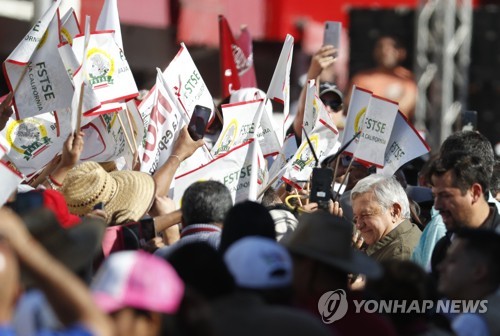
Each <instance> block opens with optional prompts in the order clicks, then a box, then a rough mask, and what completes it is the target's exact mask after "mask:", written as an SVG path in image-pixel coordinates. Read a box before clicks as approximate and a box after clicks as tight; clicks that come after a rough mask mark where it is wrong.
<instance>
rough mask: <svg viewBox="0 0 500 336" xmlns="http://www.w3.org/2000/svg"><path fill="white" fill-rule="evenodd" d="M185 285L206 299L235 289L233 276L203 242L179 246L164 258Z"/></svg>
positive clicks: (212, 249)
mask: <svg viewBox="0 0 500 336" xmlns="http://www.w3.org/2000/svg"><path fill="white" fill-rule="evenodd" d="M165 259H166V260H167V261H168V262H169V263H170V264H171V265H172V267H174V268H175V270H176V271H177V274H179V276H180V277H181V279H182V281H184V283H186V285H189V286H191V287H192V288H194V289H195V290H196V291H197V292H198V293H200V294H202V295H203V296H204V297H205V298H206V299H207V300H213V299H216V298H218V297H221V296H223V295H226V294H229V293H231V292H232V291H233V290H234V289H235V283H234V279H233V276H232V275H231V273H230V272H229V270H228V269H227V267H226V264H225V263H224V260H223V259H222V256H221V255H220V254H219V253H217V251H216V250H215V249H214V248H213V247H211V246H210V245H208V244H207V243H205V242H195V243H189V244H185V245H182V246H180V247H179V248H177V249H175V250H174V251H173V252H172V253H171V254H169V255H168V256H167V258H165Z"/></svg>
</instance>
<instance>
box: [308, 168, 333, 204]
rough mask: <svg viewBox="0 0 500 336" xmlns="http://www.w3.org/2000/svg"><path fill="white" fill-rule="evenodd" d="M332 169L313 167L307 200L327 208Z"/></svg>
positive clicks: (330, 192) (330, 194) (330, 197)
mask: <svg viewBox="0 0 500 336" xmlns="http://www.w3.org/2000/svg"><path fill="white" fill-rule="evenodd" d="M332 183H333V171H332V170H331V169H330V168H313V172H312V179H311V193H310V194H309V201H310V202H316V203H318V208H320V209H324V210H328V202H329V201H330V200H331V199H332Z"/></svg>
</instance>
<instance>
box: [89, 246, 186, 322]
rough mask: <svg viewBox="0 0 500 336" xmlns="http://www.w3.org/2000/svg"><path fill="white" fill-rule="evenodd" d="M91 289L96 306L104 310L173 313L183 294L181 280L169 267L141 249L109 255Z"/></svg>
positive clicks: (109, 311)
mask: <svg viewBox="0 0 500 336" xmlns="http://www.w3.org/2000/svg"><path fill="white" fill-rule="evenodd" d="M91 289H92V295H93V297H94V300H95V301H96V303H97V305H98V306H99V307H100V308H101V309H102V310H103V311H105V312H107V313H113V312H116V311H119V310H122V309H125V308H133V309H139V310H145V311H149V312H155V313H164V314H174V313H176V312H177V310H178V309H179V306H180V304H181V301H182V298H183V295H184V283H183V282H182V280H181V279H180V278H179V276H178V275H177V273H176V272H175V270H174V269H173V267H172V266H171V265H170V264H169V263H167V262H166V261H165V260H163V259H161V258H159V257H157V256H154V255H152V254H149V253H146V252H143V251H124V252H117V253H113V254H111V255H110V256H109V257H108V258H107V259H106V260H105V262H104V263H103V264H102V265H101V267H100V268H99V271H98V272H97V274H96V276H95V278H94V280H93V282H92V285H91Z"/></svg>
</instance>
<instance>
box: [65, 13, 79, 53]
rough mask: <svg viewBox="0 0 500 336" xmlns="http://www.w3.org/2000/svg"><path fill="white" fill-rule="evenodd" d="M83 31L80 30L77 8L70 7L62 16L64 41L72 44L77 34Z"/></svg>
mask: <svg viewBox="0 0 500 336" xmlns="http://www.w3.org/2000/svg"><path fill="white" fill-rule="evenodd" d="M81 33H82V32H81V30H80V25H79V24H78V19H77V18H76V13H75V10H74V9H73V8H70V9H69V10H68V11H67V12H66V14H64V16H63V17H62V18H61V38H62V41H63V42H67V43H69V44H70V45H72V44H73V39H74V38H75V36H78V35H80V34H81Z"/></svg>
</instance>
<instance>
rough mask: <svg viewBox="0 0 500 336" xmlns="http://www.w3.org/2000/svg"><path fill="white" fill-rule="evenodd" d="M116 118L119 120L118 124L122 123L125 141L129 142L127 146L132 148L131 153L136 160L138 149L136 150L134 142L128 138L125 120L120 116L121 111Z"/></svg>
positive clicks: (117, 112)
mask: <svg viewBox="0 0 500 336" xmlns="http://www.w3.org/2000/svg"><path fill="white" fill-rule="evenodd" d="M115 113H116V117H117V118H118V122H119V123H120V126H121V128H122V131H123V135H124V136H125V140H126V142H127V145H128V147H129V148H130V151H131V152H132V155H133V156H134V158H135V155H136V149H134V146H132V142H131V141H130V138H129V136H128V132H127V130H126V128H125V125H124V124H123V120H122V117H121V116H120V111H116V112H115Z"/></svg>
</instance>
